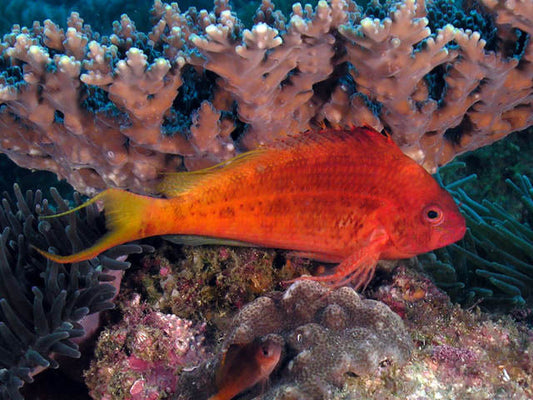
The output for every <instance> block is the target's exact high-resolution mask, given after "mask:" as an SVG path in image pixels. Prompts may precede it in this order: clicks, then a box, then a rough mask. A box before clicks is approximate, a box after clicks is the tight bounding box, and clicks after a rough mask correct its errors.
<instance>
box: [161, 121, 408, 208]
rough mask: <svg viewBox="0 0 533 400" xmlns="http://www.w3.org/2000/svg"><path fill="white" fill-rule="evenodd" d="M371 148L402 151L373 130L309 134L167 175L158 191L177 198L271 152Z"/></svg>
mask: <svg viewBox="0 0 533 400" xmlns="http://www.w3.org/2000/svg"><path fill="white" fill-rule="evenodd" d="M346 145H348V146H352V145H353V146H354V147H357V146H367V147H369V148H370V150H372V151H375V150H376V149H384V150H386V151H394V149H396V151H398V152H399V153H401V151H400V149H399V148H398V146H397V145H396V144H395V143H394V141H393V140H392V138H391V137H390V135H383V134H381V133H380V132H378V131H376V130H375V129H374V128H372V127H371V126H363V127H352V128H350V129H332V128H327V129H321V130H309V131H306V132H304V133H301V134H298V135H294V136H290V135H289V136H286V137H284V138H282V139H278V140H276V141H274V142H273V143H270V144H267V145H264V146H262V147H260V148H258V149H256V150H252V151H248V152H246V153H243V154H240V155H238V156H236V157H234V158H232V159H230V160H228V161H223V162H221V163H219V164H217V165H214V166H212V167H208V168H204V169H201V170H198V171H191V172H176V173H169V174H166V175H165V177H164V178H163V180H162V182H161V183H160V184H159V187H158V190H159V192H160V193H161V194H163V195H165V196H166V197H169V198H170V197H176V196H178V195H181V194H183V193H185V192H187V191H188V190H191V189H193V188H194V187H196V186H197V185H200V184H202V182H205V179H208V178H211V177H213V175H215V174H217V173H219V172H220V171H222V170H224V171H225V172H227V171H228V169H231V168H236V167H239V166H241V165H243V164H245V163H247V162H249V161H250V160H252V159H254V158H256V157H258V156H262V155H264V154H265V153H267V152H269V151H271V150H293V151H296V152H298V151H299V150H301V149H302V148H304V147H305V148H309V149H313V150H314V151H316V150H319V151H331V150H335V149H337V150H341V151H344V149H343V148H341V149H339V146H346Z"/></svg>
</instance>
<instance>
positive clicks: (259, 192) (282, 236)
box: [41, 127, 465, 288]
mask: <svg viewBox="0 0 533 400" xmlns="http://www.w3.org/2000/svg"><path fill="white" fill-rule="evenodd" d="M161 189H162V192H163V194H165V195H166V196H167V197H168V199H160V198H151V197H147V196H141V195H136V194H132V193H129V192H126V191H122V190H119V189H108V190H106V191H104V192H102V193H100V194H99V195H97V196H96V197H95V198H93V199H91V200H90V201H89V202H88V203H91V202H94V201H97V200H103V202H104V209H105V212H106V224H107V226H108V229H109V232H108V233H107V234H106V235H105V236H104V237H103V238H102V239H101V240H100V241H98V242H97V243H96V244H95V245H94V246H92V247H90V248H89V249H86V250H84V251H81V252H79V253H76V254H73V255H70V256H58V255H53V254H50V253H45V252H42V251H41V252H42V253H43V254H45V255H46V256H47V257H48V258H50V259H52V260H54V261H57V262H63V263H65V262H77V261H81V260H85V259H88V258H92V257H95V256H96V255H98V254H99V253H100V252H102V251H104V250H106V249H108V248H110V247H113V246H115V245H118V244H121V243H125V242H128V241H132V240H136V239H141V238H144V237H148V236H155V235H165V234H180V235H188V236H190V235H193V236H194V235H196V236H202V237H209V238H219V239H224V240H236V241H240V242H245V243H248V244H250V245H255V246H262V247H271V248H279V249H288V250H293V251H297V252H299V253H300V254H302V255H305V256H307V257H310V258H313V259H316V260H319V261H325V262H332V263H339V262H340V263H341V264H340V265H339V266H338V267H337V269H336V271H335V272H334V273H333V274H332V275H328V276H322V277H308V278H306V279H314V280H320V281H324V282H325V283H329V284H331V285H333V286H338V285H341V284H344V283H346V282H348V281H353V282H354V284H355V286H356V287H357V288H360V287H362V286H365V285H366V284H367V283H368V281H369V280H370V279H371V277H372V275H373V272H374V267H375V264H376V262H377V261H378V260H379V259H398V258H408V257H412V256H414V255H417V254H420V253H424V252H427V251H430V250H433V249H435V248H439V247H443V246H446V245H448V244H451V243H453V242H455V241H457V240H459V239H460V238H461V237H462V236H463V235H464V232H465V221H464V218H463V217H462V215H461V214H460V212H459V210H458V208H457V206H456V204H455V202H454V200H453V198H452V197H451V196H450V195H449V194H448V193H447V192H446V191H445V190H444V189H443V188H441V187H440V186H439V185H438V183H437V182H436V181H435V179H434V178H433V177H432V176H431V175H429V174H428V173H427V172H426V171H425V170H424V169H423V168H422V167H420V166H419V165H418V164H416V163H415V162H414V161H413V160H411V159H410V158H408V157H407V156H406V155H404V154H403V153H402V152H401V150H400V149H399V148H398V146H397V145H396V144H395V143H394V142H393V141H392V139H391V138H390V137H388V136H384V135H382V134H381V133H379V132H377V131H375V130H373V129H372V128H369V127H363V128H352V129H350V130H333V129H325V130H321V131H316V132H309V133H305V134H302V135H300V136H298V137H293V138H288V139H287V140H285V141H284V142H280V143H277V144H275V145H273V146H272V147H268V148H262V149H258V150H254V151H251V152H248V153H244V154H242V155H240V156H238V157H236V158H235V159H232V160H230V161H228V162H226V163H223V164H220V165H217V166H215V167H211V168H208V169H206V170H202V171H195V172H185V173H177V174H171V175H169V176H168V177H167V178H166V179H165V180H164V182H163V184H162V186H161ZM88 203H87V204H88ZM83 206H84V205H82V206H81V207H83ZM81 207H79V208H81ZM75 210H76V209H74V210H71V211H70V212H72V211H75Z"/></svg>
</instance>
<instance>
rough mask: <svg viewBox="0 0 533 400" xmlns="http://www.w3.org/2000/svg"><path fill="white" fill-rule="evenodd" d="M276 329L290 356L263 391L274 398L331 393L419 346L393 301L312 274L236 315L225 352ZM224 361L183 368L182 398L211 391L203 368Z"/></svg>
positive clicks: (399, 360)
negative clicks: (348, 379) (352, 377)
mask: <svg viewBox="0 0 533 400" xmlns="http://www.w3.org/2000/svg"><path fill="white" fill-rule="evenodd" d="M273 336H275V337H276V338H277V340H279V341H280V342H281V343H283V344H284V348H283V355H282V358H283V361H281V362H280V366H279V367H278V368H277V369H276V371H274V373H273V377H272V379H271V384H272V386H271V388H270V390H269V392H268V393H266V394H263V395H262V396H263V398H267V399H272V398H276V399H281V398H283V399H286V398H295V399H303V398H307V399H324V398H329V396H330V394H331V393H332V392H333V391H334V389H335V388H340V387H342V385H343V384H344V382H345V379H346V376H347V375H356V376H368V375H372V374H376V373H378V372H379V371H380V370H382V369H387V368H388V367H389V366H390V365H397V366H398V365H403V364H405V363H406V362H407V360H408V358H409V355H410V353H411V351H412V343H411V339H410V337H409V335H408V334H407V332H406V330H405V327H404V325H403V323H402V321H401V319H400V318H399V317H398V315H396V314H395V313H393V312H392V311H391V310H390V309H389V308H388V307H387V306H386V305H384V304H383V303H381V302H377V301H374V300H364V299H361V298H360V297H359V295H358V294H357V293H356V292H355V291H354V290H353V289H350V288H348V287H343V288H340V289H337V290H334V291H330V290H329V289H327V288H325V287H323V286H322V285H320V284H319V283H317V282H311V281H299V282H296V283H294V284H293V285H291V286H290V287H289V288H288V289H287V290H286V291H285V292H284V293H280V292H274V293H273V294H271V295H268V296H263V297H259V298H258V299H256V300H255V301H253V302H251V303H249V304H247V305H246V306H245V307H244V308H243V309H242V310H241V311H240V312H239V313H238V314H237V316H236V317H235V318H234V321H233V329H232V330H231V331H230V332H229V334H228V335H227V337H226V340H225V343H224V345H223V347H222V350H221V354H222V355H223V354H224V353H225V352H226V351H227V349H228V348H229V347H230V346H232V345H235V344H237V345H243V344H247V343H252V342H254V340H257V339H258V338H268V337H273ZM218 363H220V360H218V362H214V363H210V364H207V366H200V367H198V368H196V369H195V370H193V371H191V372H184V373H183V374H182V376H181V377H180V381H181V384H180V386H179V388H180V390H179V393H177V398H179V399H190V398H200V397H202V396H206V397H207V395H208V394H212V393H209V392H214V391H215V390H214V389H213V382H212V379H211V383H210V384H209V383H208V384H201V385H199V384H198V382H202V379H198V375H199V374H201V375H204V378H203V379H204V380H205V376H206V375H207V376H212V377H213V375H214V370H216V369H213V368H212V367H216V365H217V364H218ZM210 368H211V369H210Z"/></svg>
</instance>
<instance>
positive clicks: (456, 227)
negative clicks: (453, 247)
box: [435, 215, 466, 248]
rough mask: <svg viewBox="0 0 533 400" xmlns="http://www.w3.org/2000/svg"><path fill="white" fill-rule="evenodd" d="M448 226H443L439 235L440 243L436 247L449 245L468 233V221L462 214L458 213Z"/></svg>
mask: <svg viewBox="0 0 533 400" xmlns="http://www.w3.org/2000/svg"><path fill="white" fill-rule="evenodd" d="M455 219H456V220H455V221H452V223H451V224H449V225H448V226H443V227H441V230H440V235H438V240H437V242H438V245H437V246H435V248H439V247H444V246H448V245H450V244H452V243H455V242H457V241H458V240H461V239H462V238H463V237H464V235H465V233H466V223H465V220H464V218H463V216H462V215H458V216H457V218H455Z"/></svg>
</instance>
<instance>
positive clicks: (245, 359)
mask: <svg viewBox="0 0 533 400" xmlns="http://www.w3.org/2000/svg"><path fill="white" fill-rule="evenodd" d="M280 356H281V344H280V343H278V342H277V341H275V340H272V339H266V340H264V341H259V340H257V341H255V342H252V343H249V344H245V345H232V346H230V348H229V349H228V350H227V352H226V354H225V355H224V358H223V360H222V363H221V365H220V368H219V370H218V372H217V378H216V381H217V388H218V392H217V393H216V394H215V395H213V396H211V397H210V398H209V400H230V399H232V398H234V397H235V396H237V395H238V394H239V393H241V392H243V391H245V390H246V389H249V388H251V387H253V386H255V385H256V384H257V383H259V382H261V381H265V380H266V379H267V378H268V377H269V376H270V374H271V373H272V371H273V370H274V368H275V367H276V365H277V364H278V362H279V359H280Z"/></svg>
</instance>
